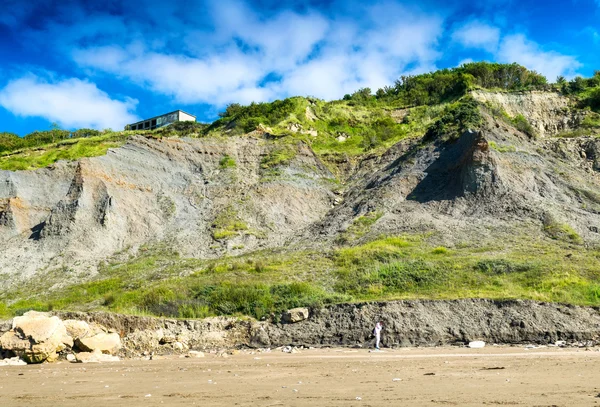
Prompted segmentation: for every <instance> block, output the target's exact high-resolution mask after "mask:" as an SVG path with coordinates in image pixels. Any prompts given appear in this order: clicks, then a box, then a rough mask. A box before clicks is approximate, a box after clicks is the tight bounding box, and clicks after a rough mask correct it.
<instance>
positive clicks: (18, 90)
mask: <svg viewBox="0 0 600 407" xmlns="http://www.w3.org/2000/svg"><path fill="white" fill-rule="evenodd" d="M136 104H137V100H133V99H126V100H124V101H120V100H114V99H111V98H110V97H109V96H108V95H107V94H106V93H104V92H103V91H101V90H100V89H98V88H97V87H96V85H95V84H93V83H90V82H87V81H83V80H80V79H76V78H71V79H64V80H59V81H51V80H47V79H45V78H41V77H39V76H36V75H33V74H29V75H26V76H23V77H21V78H18V79H14V80H12V81H10V82H9V83H8V84H7V85H6V86H5V87H4V89H2V90H0V105H1V106H2V107H4V108H5V109H7V110H8V111H10V112H12V113H13V114H15V115H18V116H24V117H43V118H45V119H47V120H49V121H52V122H57V123H58V124H59V125H61V126H62V127H66V128H83V127H88V128H95V129H105V128H114V129H121V128H122V127H123V126H124V125H125V124H127V123H131V122H135V121H137V120H138V118H137V116H135V115H134V114H133V113H132V111H133V110H134V109H135V106H136Z"/></svg>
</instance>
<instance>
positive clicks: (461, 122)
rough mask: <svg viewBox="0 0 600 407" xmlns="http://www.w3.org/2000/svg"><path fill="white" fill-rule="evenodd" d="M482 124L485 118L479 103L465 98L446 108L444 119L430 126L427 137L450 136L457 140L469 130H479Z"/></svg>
mask: <svg viewBox="0 0 600 407" xmlns="http://www.w3.org/2000/svg"><path fill="white" fill-rule="evenodd" d="M482 122H483V118H482V116H481V113H480V112H479V105H478V104H477V102H476V101H475V100H474V99H473V98H470V97H469V98H465V99H463V100H462V101H460V102H457V103H454V104H451V105H449V106H448V107H446V108H445V109H444V112H443V113H442V117H440V118H439V119H438V120H436V121H435V122H434V123H433V124H432V125H431V126H429V128H428V129H427V133H426V134H425V137H426V138H428V139H438V138H443V137H445V136H450V138H451V139H452V138H456V137H458V136H460V135H461V134H462V133H463V132H465V131H466V130H467V129H477V128H478V127H479V126H481V123H482Z"/></svg>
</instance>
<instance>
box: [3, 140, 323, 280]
mask: <svg viewBox="0 0 600 407" xmlns="http://www.w3.org/2000/svg"><path fill="white" fill-rule="evenodd" d="M281 148H282V147H281V146H279V145H277V144H275V143H272V142H268V141H264V140H256V139H251V138H243V139H242V138H239V139H238V138H236V139H228V140H224V141H221V140H206V139H200V140H197V139H196V140H179V139H163V140H155V139H146V138H143V137H134V138H132V139H131V140H130V142H128V143H127V145H125V146H124V147H122V148H118V149H115V150H110V151H109V153H108V154H107V155H106V156H103V157H95V158H86V159H81V160H79V161H77V162H59V163H57V164H56V165H54V166H51V167H49V168H45V169H41V170H37V171H18V172H10V171H2V172H0V220H1V221H0V245H2V247H3V248H4V249H3V250H2V253H1V254H0V270H2V272H3V274H8V275H10V276H11V278H10V279H8V280H7V279H4V282H3V284H7V283H9V281H10V282H12V283H16V282H17V281H19V280H21V279H25V278H29V277H31V276H32V275H33V274H34V273H36V272H38V271H42V270H50V269H53V268H61V267H65V268H68V269H72V270H76V271H78V272H84V273H93V272H94V269H95V265H96V264H97V263H98V261H99V260H101V259H104V258H106V257H108V256H110V255H111V254H113V253H115V252H117V251H121V250H124V249H127V248H135V247H138V246H140V245H143V244H146V243H155V242H168V244H169V246H171V248H172V249H174V250H176V251H178V252H180V253H181V254H183V255H185V256H192V257H203V258H210V257H216V256H220V255H222V254H224V253H230V254H231V253H233V254H238V253H243V252H246V251H252V250H256V249H260V248H267V247H277V246H281V245H282V244H283V243H284V242H285V241H286V240H287V238H289V237H290V236H293V235H294V234H296V233H298V231H299V230H301V229H302V228H304V227H306V226H307V225H309V224H310V223H312V222H314V221H316V220H318V219H320V218H321V217H322V216H323V215H324V214H325V213H326V212H327V211H328V210H329V209H330V208H331V202H332V200H333V194H332V193H331V191H330V188H329V184H330V183H331V181H330V177H331V174H330V173H329V171H328V170H327V169H326V168H325V167H324V166H323V165H322V164H321V162H320V161H319V160H318V159H317V158H316V157H315V155H314V154H313V153H312V151H311V150H310V149H309V148H307V147H306V146H305V145H292V146H286V147H285V149H286V151H285V152H282V151H281ZM281 154H287V157H289V158H288V159H286V160H285V168H281V169H274V168H271V167H269V163H268V162H267V161H268V159H270V158H272V157H279V156H280V155H281Z"/></svg>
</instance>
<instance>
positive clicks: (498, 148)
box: [489, 141, 517, 153]
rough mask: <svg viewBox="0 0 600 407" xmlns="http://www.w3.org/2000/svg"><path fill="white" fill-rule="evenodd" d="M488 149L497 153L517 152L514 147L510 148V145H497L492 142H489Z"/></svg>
mask: <svg viewBox="0 0 600 407" xmlns="http://www.w3.org/2000/svg"><path fill="white" fill-rule="evenodd" d="M489 145H490V148H491V149H492V150H495V151H497V152H499V153H514V152H516V151H517V149H516V147H515V146H511V145H510V144H497V143H496V142H494V141H490V142H489Z"/></svg>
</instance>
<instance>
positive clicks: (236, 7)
mask: <svg viewBox="0 0 600 407" xmlns="http://www.w3.org/2000/svg"><path fill="white" fill-rule="evenodd" d="M473 3H477V2H471V1H455V2H448V1H433V0H431V1H421V2H418V4H417V2H402V1H380V2H358V1H356V2H353V1H335V0H332V1H289V2H285V1H274V0H265V1H250V0H246V1H242V0H219V1H205V0H190V1H135V0H130V1H127V2H125V1H111V0H103V1H98V2H94V1H89V0H88V1H83V0H81V1H68V0H66V1H60V2H59V1H56V0H30V1H27V2H25V1H21V0H3V2H2V4H3V5H4V7H3V12H2V13H1V14H0V60H1V61H2V64H0V123H1V125H0V131H9V132H14V133H17V134H20V135H24V134H26V133H29V132H31V131H33V130H46V129H48V128H50V126H51V123H53V122H55V123H58V124H59V125H60V126H61V127H63V128H67V129H73V128H81V127H91V128H97V129H104V128H113V129H115V130H117V129H122V127H123V126H124V125H125V124H127V123H130V122H133V121H136V120H138V119H140V118H147V117H151V116H155V115H158V114H161V113H165V112H168V111H171V110H175V109H182V110H185V111H187V112H190V113H192V114H195V115H197V116H198V119H199V120H201V121H210V120H213V119H214V118H215V117H216V116H217V113H218V112H219V111H221V110H222V109H223V108H224V107H225V106H226V105H227V104H228V103H231V102H239V103H244V104H245V103H250V102H252V101H256V102H259V101H270V100H274V99H278V98H284V97H287V96H294V95H303V96H305V95H311V96H316V97H319V98H323V99H338V98H341V97H342V96H343V95H344V94H345V93H351V92H353V91H355V90H357V89H359V88H361V87H370V88H372V89H373V90H375V89H377V88H379V87H382V86H385V85H391V84H392V83H393V82H394V80H396V79H397V78H398V77H399V76H400V75H403V74H416V73H422V72H427V71H431V70H435V69H439V68H446V67H454V66H457V65H460V64H461V63H463V62H467V61H478V60H488V61H497V62H509V63H510V62H518V63H520V64H522V65H525V66H526V67H528V68H530V69H533V70H536V71H538V72H540V73H542V74H544V75H546V76H547V77H548V79H549V81H554V80H555V79H556V77H557V76H558V75H564V76H566V77H572V76H575V75H584V76H590V75H592V73H593V71H594V70H596V69H600V56H599V55H600V0H562V1H556V0H551V1H546V2H539V1H537V0H521V1H511V0H509V1H504V0H488V1H485V2H481V3H482V4H481V5H477V4H473Z"/></svg>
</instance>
